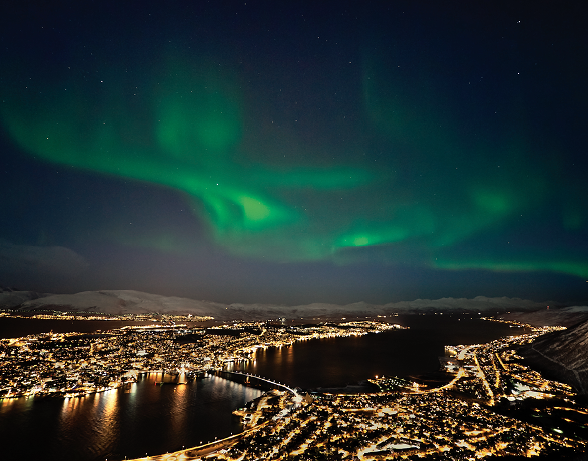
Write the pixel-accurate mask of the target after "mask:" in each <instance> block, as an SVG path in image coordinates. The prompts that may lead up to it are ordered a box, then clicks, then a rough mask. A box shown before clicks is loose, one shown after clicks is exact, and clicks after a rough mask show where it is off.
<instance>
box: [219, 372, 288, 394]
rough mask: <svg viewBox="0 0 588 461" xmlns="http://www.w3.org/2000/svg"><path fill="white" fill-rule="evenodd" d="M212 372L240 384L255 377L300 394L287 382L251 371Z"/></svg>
mask: <svg viewBox="0 0 588 461" xmlns="http://www.w3.org/2000/svg"><path fill="white" fill-rule="evenodd" d="M210 373H213V374H216V373H218V374H219V375H220V376H221V377H223V378H226V379H230V380H232V381H235V382H238V383H240V384H243V383H247V382H248V381H249V380H250V379H253V380H256V381H259V382H261V383H262V384H265V385H268V386H270V387H275V388H278V389H284V390H286V391H288V392H291V393H292V394H293V395H294V396H297V395H298V392H296V390H294V389H292V388H291V387H288V386H286V385H285V384H282V383H279V382H277V381H272V380H271V379H267V378H263V377H261V376H257V375H252V374H249V373H243V372H242V371H225V370H219V371H216V372H210ZM238 378H243V379H242V380H239V379H238ZM242 381H243V382H242Z"/></svg>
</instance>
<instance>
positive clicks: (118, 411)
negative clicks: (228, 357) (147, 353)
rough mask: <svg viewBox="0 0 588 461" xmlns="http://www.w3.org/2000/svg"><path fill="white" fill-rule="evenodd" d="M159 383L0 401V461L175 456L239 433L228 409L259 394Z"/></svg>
mask: <svg viewBox="0 0 588 461" xmlns="http://www.w3.org/2000/svg"><path fill="white" fill-rule="evenodd" d="M162 378H163V376H162V374H161V373H159V374H157V373H153V374H150V375H147V376H145V377H144V378H142V379H140V380H139V381H138V382H137V383H136V384H133V385H132V386H130V387H128V388H126V389H124V388H121V389H116V390H111V391H107V392H102V393H99V394H91V395H88V396H84V397H78V398H68V399H57V398H44V399H34V398H28V399H27V398H21V399H6V400H0V434H2V439H3V440H4V441H5V442H4V445H3V454H2V456H1V458H2V459H17V458H19V459H34V458H38V459H43V460H44V461H51V460H60V461H68V460H72V461H73V460H76V461H98V460H102V461H104V459H106V458H108V459H109V460H116V459H124V457H125V456H126V457H128V458H133V457H139V456H145V453H149V454H158V453H165V452H168V451H175V450H179V449H181V448H182V446H186V447H188V446H195V445H198V444H199V443H200V442H201V441H202V442H206V441H210V440H214V438H215V437H218V438H222V437H225V436H228V435H230V434H231V433H236V432H240V431H241V430H242V426H241V425H240V423H239V419H238V418H237V417H235V416H233V415H232V411H233V410H234V409H236V408H238V407H241V406H243V405H244V404H245V403H246V402H248V401H249V400H252V399H254V398H256V397H258V396H259V395H261V391H260V390H258V389H254V388H250V387H246V386H242V385H240V384H237V383H234V382H232V381H229V380H226V379H223V378H220V377H217V376H211V377H207V378H204V379H198V380H195V381H193V382H189V383H187V384H164V385H158V384H156V383H158V382H161V381H162ZM167 378H169V377H166V380H168V379H167ZM178 381H180V382H183V381H184V380H183V377H182V376H180V377H179V380H178ZM32 434H34V435H33V436H32ZM31 437H32V438H31ZM31 440H34V443H31ZM5 456H7V457H6V458H5Z"/></svg>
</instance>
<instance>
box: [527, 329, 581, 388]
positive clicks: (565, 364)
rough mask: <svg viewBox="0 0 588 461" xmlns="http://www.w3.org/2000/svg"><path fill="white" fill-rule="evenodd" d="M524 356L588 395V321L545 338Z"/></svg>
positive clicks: (538, 341)
mask: <svg viewBox="0 0 588 461" xmlns="http://www.w3.org/2000/svg"><path fill="white" fill-rule="evenodd" d="M520 353H521V354H522V355H523V356H524V357H525V359H527V360H528V361H529V362H530V363H531V365H532V366H533V367H535V368H537V369H540V370H542V371H544V372H546V373H548V374H549V375H551V376H552V377H554V378H556V379H558V380H559V381H562V382H566V383H568V384H570V385H572V386H574V388H575V389H576V390H577V391H578V392H579V393H580V394H588V321H584V322H582V323H580V324H577V325H576V326H573V327H571V328H568V329H567V330H562V331H555V332H553V333H550V334H547V335H545V336H542V337H541V338H539V339H538V340H537V341H535V342H534V343H532V344H530V345H528V346H525V347H524V348H522V349H521V350H520Z"/></svg>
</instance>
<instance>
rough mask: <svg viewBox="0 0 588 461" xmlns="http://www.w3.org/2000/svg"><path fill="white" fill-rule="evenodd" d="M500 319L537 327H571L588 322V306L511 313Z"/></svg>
mask: <svg viewBox="0 0 588 461" xmlns="http://www.w3.org/2000/svg"><path fill="white" fill-rule="evenodd" d="M500 318H503V319H505V320H515V321H517V322H522V323H528V324H530V325H533V326H536V327H540V326H563V327H571V326H573V325H576V324H578V323H580V322H583V321H585V320H588V306H569V307H560V308H558V307H557V306H550V308H549V309H546V308H545V307H543V308H542V309H540V310H536V311H531V312H511V313H507V314H504V315H501V316H500Z"/></svg>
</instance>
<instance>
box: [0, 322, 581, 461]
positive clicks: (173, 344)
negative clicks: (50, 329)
mask: <svg viewBox="0 0 588 461" xmlns="http://www.w3.org/2000/svg"><path fill="white" fill-rule="evenodd" d="M383 320H384V319H378V321H372V320H365V321H359V320H358V321H344V322H342V323H319V324H314V325H301V326H286V325H283V324H280V322H238V323H232V324H226V325H217V326H214V327H208V328H203V327H202V328H188V327H186V326H185V325H174V324H170V323H169V322H167V324H157V325H147V326H132V327H131V326H127V327H123V328H120V329H116V330H108V331H103V332H96V333H92V334H87V333H86V334H82V333H43V334H37V335H31V336H27V337H21V338H13V339H4V340H2V341H1V342H0V397H1V398H5V399H6V398H17V397H23V396H28V397H31V396H59V397H66V398H72V397H77V396H82V395H86V394H88V393H93V392H101V391H105V390H110V389H113V388H118V387H124V386H133V385H134V384H133V383H134V382H135V381H136V379H137V376H138V375H139V374H141V373H146V372H159V373H162V377H164V376H166V375H169V376H170V377H172V378H171V379H175V380H176V381H177V382H179V383H180V384H181V383H185V382H188V381H189V380H191V379H195V377H197V376H203V375H205V374H206V373H217V374H218V373H220V374H221V376H223V377H228V378H229V379H235V380H238V379H241V380H243V379H245V383H249V380H250V379H251V385H253V384H254V383H255V382H256V381H257V382H261V381H264V382H265V384H269V385H270V387H272V388H273V389H272V390H269V391H267V392H266V393H264V394H263V395H262V396H261V397H259V398H257V399H255V400H253V401H251V402H249V403H248V404H247V405H246V407H245V408H240V409H237V410H235V412H234V413H235V414H236V415H238V416H239V417H241V420H242V423H243V427H244V431H243V432H241V433H239V434H236V435H233V436H231V437H229V438H227V439H223V440H216V441H214V442H211V443H208V444H204V445H202V446H199V447H192V448H189V449H184V450H181V451H178V452H174V453H168V454H162V455H156V456H150V457H148V459H157V460H190V459H192V460H196V459H225V460H250V459H258V460H265V459H268V460H269V459H272V460H278V459H284V460H286V459H287V460H314V459H326V460H337V459H397V458H404V459H417V458H418V459H452V460H455V459H472V460H473V459H481V458H484V457H488V456H524V457H531V456H535V455H542V454H549V455H553V454H564V455H565V454H569V453H575V452H584V451H585V450H586V449H587V443H588V430H586V424H587V423H588V410H587V409H586V408H584V407H583V406H582V405H581V404H580V403H579V402H578V401H577V396H576V394H575V393H574V392H573V390H572V388H571V387H569V386H567V385H565V384H562V383H559V382H556V381H551V380H549V379H546V378H545V377H543V376H542V375H541V374H540V373H538V372H537V371H535V370H532V369H530V368H528V367H527V366H525V365H524V363H523V361H522V359H521V357H519V356H518V355H517V353H516V348H517V347H518V346H520V345H523V344H527V343H529V342H531V341H533V340H534V339H535V338H537V337H538V336H540V335H542V334H544V333H546V332H549V331H552V330H553V329H554V327H542V328H533V331H532V333H529V334H522V335H519V336H510V337H506V338H502V339H498V340H495V341H492V342H490V343H486V344H476V345H467V346H463V345H461V346H447V347H446V354H445V357H443V358H441V359H440V361H441V371H440V373H439V374H440V375H442V376H444V377H445V380H444V381H443V382H440V381H439V382H438V381H431V380H427V379H425V378H423V379H417V378H411V379H405V378H398V377H387V376H378V377H372V378H370V380H369V381H370V382H371V383H372V385H373V386H374V389H375V391H374V392H372V393H363V394H331V393H315V392H305V391H302V390H301V389H292V388H290V387H288V386H287V385H286V384H280V383H275V382H272V381H271V380H268V379H265V378H263V377H254V376H250V375H247V374H245V373H240V372H233V371H231V370H232V369H233V368H232V367H231V364H233V363H235V362H237V361H247V360H253V359H254V358H255V353H256V351H257V350H258V349H260V348H267V347H292V345H293V344H294V343H295V342H297V341H304V340H311V339H318V338H327V337H328V338H332V337H344V336H358V335H365V334H369V333H379V332H382V331H385V330H393V329H400V328H403V327H401V326H400V325H396V324H392V323H386V322H384V321H383ZM515 326H519V325H515ZM527 327H529V326H527ZM162 379H163V378H162ZM376 389H379V391H376ZM146 459H147V458H146Z"/></svg>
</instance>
